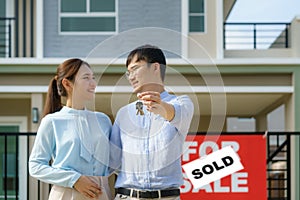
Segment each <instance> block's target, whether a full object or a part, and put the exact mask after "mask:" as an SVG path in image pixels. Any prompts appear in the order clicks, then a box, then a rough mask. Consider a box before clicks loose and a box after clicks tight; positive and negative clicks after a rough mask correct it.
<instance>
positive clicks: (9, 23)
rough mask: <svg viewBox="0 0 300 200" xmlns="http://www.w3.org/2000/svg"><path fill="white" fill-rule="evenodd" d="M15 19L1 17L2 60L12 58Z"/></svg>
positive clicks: (0, 49) (0, 52) (0, 44)
mask: <svg viewBox="0 0 300 200" xmlns="http://www.w3.org/2000/svg"><path fill="white" fill-rule="evenodd" d="M15 21H16V19H15V18H12V17H8V18H4V17H0V58H11V57H12V39H13V38H14V34H13V30H15V29H14V27H15V24H16V23H15Z"/></svg>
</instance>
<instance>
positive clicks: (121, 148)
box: [29, 45, 194, 200]
mask: <svg viewBox="0 0 300 200" xmlns="http://www.w3.org/2000/svg"><path fill="white" fill-rule="evenodd" d="M126 67H127V71H126V76H127V78H128V80H129V82H130V83H131V85H132V87H133V92H134V93H137V97H138V100H137V101H136V102H133V103H130V104H128V105H126V106H124V107H123V108H121V109H120V110H119V111H118V113H117V116H116V119H115V122H114V125H112V123H111V121H110V119H109V118H108V116H107V115H105V114H104V113H100V112H93V111H89V110H87V109H86V103H87V102H89V101H91V100H93V99H94V98H95V89H96V85H97V84H96V81H95V78H94V75H93V72H92V70H91V67H90V66H89V64H88V63H86V62H84V61H82V60H80V59H69V60H66V61H65V62H63V63H62V64H61V65H59V66H58V68H57V74H56V75H55V77H54V78H53V79H52V80H51V82H50V85H49V90H48V93H47V99H46V105H45V109H44V117H43V119H42V121H41V124H40V127H39V129H38V132H37V136H36V139H35V143H34V146H33V149H32V152H31V155H30V158H29V172H30V174H31V175H32V176H33V177H35V178H37V179H39V180H41V181H43V182H47V183H50V184H53V187H52V189H51V192H50V195H49V199H50V200H70V199H74V200H88V199H94V200H107V199H113V197H112V195H111V192H110V190H109V186H108V176H109V174H110V173H111V172H112V171H113V172H115V173H116V174H117V180H116V183H115V188H116V196H115V197H114V198H115V199H116V200H118V199H128V200H129V199H165V200H171V199H172V200H173V199H174V200H175V199H176V200H177V199H180V196H179V195H180V190H179V187H180V186H181V185H182V183H183V179H182V169H181V161H180V157H181V153H182V147H183V143H184V141H185V137H186V135H187V133H188V129H189V126H190V123H191V120H192V116H193V110H194V108H193V103H192V101H191V100H190V98H189V97H188V96H186V95H183V96H175V95H172V94H169V93H168V92H166V91H165V89H164V77H165V70H166V60H165V56H164V54H163V52H162V50H161V49H159V48H157V47H155V46H151V45H144V46H141V47H138V48H136V49H134V50H133V51H131V52H130V54H129V55H128V57H127V62H126ZM61 97H65V98H66V105H65V106H62V103H61ZM50 160H51V164H49V162H50Z"/></svg>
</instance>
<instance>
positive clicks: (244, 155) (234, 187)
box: [181, 134, 267, 200]
mask: <svg viewBox="0 0 300 200" xmlns="http://www.w3.org/2000/svg"><path fill="white" fill-rule="evenodd" d="M185 145H186V146H187V148H185V151H184V153H183V155H182V164H185V163H188V162H191V161H193V160H195V159H198V158H201V157H202V156H205V155H208V154H209V153H211V152H212V151H216V150H219V149H221V148H223V147H225V146H228V145H230V146H231V147H232V148H233V149H234V150H235V151H236V153H237V154H238V155H239V157H240V159H241V163H242V165H243V166H244V169H243V170H241V171H238V172H236V173H234V174H231V175H229V176H227V177H224V178H222V179H220V180H218V181H215V182H213V183H211V184H208V185H206V186H203V187H202V188H198V189H195V188H193V185H192V183H191V182H190V181H189V179H188V178H187V176H186V175H185V173H184V172H183V173H184V184H183V185H182V187H181V199H183V200H185V199H186V200H193V199H195V200H196V199H197V200H198V199H201V200H241V199H242V200H253V199H259V200H266V199H267V185H266V140H265V138H263V136H262V135H250V134H249V135H220V136H213V135H211V136H208V135H206V136H205V135H188V136H187V140H186V142H185Z"/></svg>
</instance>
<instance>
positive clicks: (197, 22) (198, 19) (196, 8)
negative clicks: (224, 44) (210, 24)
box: [189, 0, 205, 32]
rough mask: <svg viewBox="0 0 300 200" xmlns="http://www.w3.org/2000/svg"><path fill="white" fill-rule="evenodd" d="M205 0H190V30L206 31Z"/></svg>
mask: <svg viewBox="0 0 300 200" xmlns="http://www.w3.org/2000/svg"><path fill="white" fill-rule="evenodd" d="M204 1H205V0H189V31H190V32H204V31H205V20H204V12H205V9H204Z"/></svg>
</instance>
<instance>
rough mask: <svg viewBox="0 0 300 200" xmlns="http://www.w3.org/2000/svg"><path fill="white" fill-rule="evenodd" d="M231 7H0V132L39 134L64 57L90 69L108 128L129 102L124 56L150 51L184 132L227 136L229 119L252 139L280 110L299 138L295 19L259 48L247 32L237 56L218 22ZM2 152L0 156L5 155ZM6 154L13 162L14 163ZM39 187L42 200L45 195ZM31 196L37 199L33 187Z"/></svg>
mask: <svg viewBox="0 0 300 200" xmlns="http://www.w3.org/2000/svg"><path fill="white" fill-rule="evenodd" d="M234 3H235V0H164V1H163V2H162V1H158V0H154V1H146V0H139V1H129V0H107V1H99V0H98V1H97V0H76V1H74V0H51V1H45V0H30V1H29V0H24V1H20V0H14V1H9V0H1V1H0V32H1V33H0V105H1V109H0V127H2V129H0V130H3V131H6V132H36V130H37V128H38V123H39V122H40V116H41V113H42V110H43V105H44V101H45V95H46V92H47V87H48V83H49V81H50V79H51V78H52V77H53V76H54V75H55V71H56V67H57V66H58V65H59V64H60V63H61V62H62V61H64V60H65V59H67V58H70V57H80V58H83V59H85V60H86V61H88V62H89V63H90V64H91V65H92V68H93V70H94V71H95V72H96V74H97V78H98V87H97V91H96V101H95V104H94V105H92V108H95V110H98V111H102V112H105V113H107V114H108V115H109V116H110V117H111V119H112V120H113V119H114V117H115V115H116V112H117V110H118V109H119V108H120V107H121V106H123V105H125V104H127V103H128V102H130V101H131V100H133V99H134V98H135V97H134V95H132V94H131V87H130V85H129V83H128V82H127V80H126V78H125V76H124V73H125V70H126V68H125V67H124V65H125V58H126V55H127V54H128V52H129V51H130V50H132V49H133V48H135V47H137V46H139V45H141V44H146V43H150V44H154V45H157V46H159V47H160V48H162V49H163V50H164V51H165V52H166V55H167V63H168V69H167V76H166V85H167V86H168V87H167V89H168V90H169V91H171V92H174V93H176V94H181V93H186V94H188V95H190V97H191V98H192V100H193V101H194V104H195V115H194V119H193V122H192V126H191V130H190V131H191V132H200V131H201V132H206V131H208V132H222V131H226V130H228V127H227V125H228V124H227V121H228V120H227V119H228V118H244V119H249V118H251V119H252V120H254V123H255V127H254V129H255V131H266V130H268V125H269V124H268V120H267V116H268V114H269V113H271V112H272V111H273V110H275V109H276V108H278V107H281V106H283V107H284V113H283V115H284V121H285V124H284V130H285V131H299V130H300V124H299V123H297V122H298V121H299V120H300V112H299V108H300V91H299V90H298V89H299V87H300V70H299V69H300V59H299V57H300V46H299V45H298V44H299V41H300V18H299V16H295V18H294V19H293V21H291V22H287V23H286V24H281V26H282V25H283V26H284V28H283V29H281V32H280V33H279V34H277V35H276V36H275V38H273V39H271V40H270V42H269V44H267V47H263V48H260V42H264V41H265V40H256V36H257V38H258V37H259V36H258V35H256V34H258V32H259V29H255V28H253V25H254V24H251V25H250V26H252V28H251V30H256V31H255V34H254V33H251V34H252V35H251V34H250V39H249V40H250V46H251V47H250V48H249V47H246V48H242V49H238V48H239V47H240V46H241V44H242V43H243V41H245V40H242V41H240V38H238V39H236V40H235V41H237V43H238V45H235V44H234V43H235V41H234V40H232V37H233V38H234V37H236V36H235V35H234V34H233V33H230V32H229V31H228V30H227V27H229V26H230V24H226V23H225V22H226V19H227V16H228V15H229V13H230V12H231V9H232V8H233V6H234ZM231 25H232V24H231ZM265 25H266V24H258V25H257V24H256V27H257V26H262V27H263V28H264V27H266V26H265ZM273 25H274V24H273ZM241 26H244V25H241ZM241 29H242V28H239V29H238V30H241ZM237 32H238V31H237ZM230 34H231V35H230ZM237 34H240V33H239V32H238V33H237ZM254 35H255V37H254ZM239 36H240V35H238V36H237V37H239ZM249 40H248V39H247V41H246V42H247V43H249ZM282 41H283V43H284V46H283V47H282V46H281V45H280V44H282ZM286 44H287V45H286ZM253 46H254V47H253ZM20 137H21V136H20ZM32 142H33V138H31V139H30V140H28V141H27V140H25V139H23V138H22V139H21V140H20V142H19V144H18V145H19V148H18V149H19V150H18V151H19V155H25V156H22V158H21V157H20V160H19V164H18V166H19V177H20V180H19V184H20V185H21V184H22V185H27V186H28V187H29V185H28V183H29V182H32V181H33V180H32V179H31V178H29V177H28V174H27V162H26V161H27V159H28V157H27V156H28V154H29V152H30V148H29V149H27V148H25V147H26V145H29V146H31V145H32ZM299 148H300V139H299V136H297V137H296V136H295V138H294V139H293V140H292V156H291V160H292V163H293V167H292V169H291V174H292V176H291V177H292V182H291V191H292V194H291V197H292V199H300V193H299V190H297V189H296V188H299V184H300V183H299V182H300V179H299V177H300V176H299V173H300V172H299V169H300V166H299V162H300V157H299ZM0 151H1V154H2V155H3V154H4V150H0ZM11 153H12V157H13V156H14V155H15V154H16V152H11ZM1 158H4V157H2V156H1ZM10 158H11V157H10ZM6 159H7V158H6ZM8 160H13V159H8ZM12 162H13V161H12ZM3 163H4V161H3V159H2V160H1V166H2V164H3ZM2 171H3V169H2ZM1 174H2V173H1ZM3 180H4V179H1V180H0V183H1V184H0V185H2V186H3V185H4V184H5V183H4V182H3ZM27 180H28V181H27ZM41 187H42V189H43V190H45V192H44V193H45V195H46V194H47V187H46V186H45V188H44V186H43V185H42V186H41ZM19 188H20V191H19V195H20V199H26V197H28V199H35V198H36V197H35V196H31V195H35V194H32V193H33V192H30V193H29V192H28V191H25V189H22V188H23V187H19ZM29 188H30V189H29V191H31V190H36V184H35V185H30V187H29ZM0 195H3V193H2V194H1V193H0Z"/></svg>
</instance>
